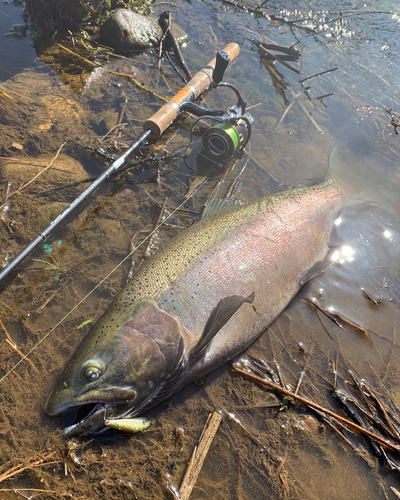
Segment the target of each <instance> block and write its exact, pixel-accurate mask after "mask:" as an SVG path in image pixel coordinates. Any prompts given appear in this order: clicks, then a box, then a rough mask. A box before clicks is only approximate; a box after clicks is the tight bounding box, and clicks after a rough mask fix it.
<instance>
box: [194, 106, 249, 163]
mask: <svg viewBox="0 0 400 500" xmlns="http://www.w3.org/2000/svg"><path fill="white" fill-rule="evenodd" d="M244 118H245V119H244ZM252 122H253V119H252V117H251V116H250V115H249V114H248V113H246V115H244V117H240V118H238V119H237V120H235V123H234V124H232V123H230V122H228V121H226V122H222V123H217V124H215V125H213V126H212V127H210V128H208V129H207V130H206V131H205V132H204V134H203V149H204V155H205V156H207V157H208V158H209V159H210V160H212V161H214V162H217V163H219V162H224V161H227V160H230V159H231V158H232V157H233V156H234V155H235V154H236V153H237V152H238V151H239V150H240V149H243V148H244V147H245V145H246V144H247V142H248V140H249V138H250V134H251V130H250V128H251V124H252Z"/></svg>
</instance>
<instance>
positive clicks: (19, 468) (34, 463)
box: [0, 451, 61, 489]
mask: <svg viewBox="0 0 400 500" xmlns="http://www.w3.org/2000/svg"><path fill="white" fill-rule="evenodd" d="M55 453H56V452H55V451H52V452H51V453H48V454H47V455H44V456H43V457H42V458H39V459H38V460H34V458H30V459H28V460H27V461H26V462H25V463H22V464H21V463H20V464H18V465H14V466H13V467H11V468H10V469H8V470H7V471H5V472H3V473H2V474H0V483H2V482H3V481H5V480H6V479H10V478H11V477H13V476H16V475H17V474H20V473H21V472H23V471H24V470H27V469H33V468H34V467H40V466H41V465H53V464H58V463H60V462H61V460H56V461H52V462H46V460H48V459H49V458H52V457H53V456H54V454H55ZM27 489H29V488H27Z"/></svg>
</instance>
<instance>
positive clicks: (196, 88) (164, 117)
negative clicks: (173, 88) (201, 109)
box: [143, 43, 240, 140]
mask: <svg viewBox="0 0 400 500" xmlns="http://www.w3.org/2000/svg"><path fill="white" fill-rule="evenodd" d="M224 52H225V53H226V54H227V56H228V57H229V62H232V61H234V60H235V59H236V58H237V57H238V55H239V52H240V48H239V45H238V44H237V43H230V44H229V45H227V46H226V47H225V48H224ZM216 62H217V58H216V57H214V59H212V60H211V61H210V62H209V63H208V65H207V66H206V67H205V68H203V69H202V70H200V71H199V72H198V73H196V74H195V75H194V77H193V78H192V79H191V80H190V82H189V83H188V84H187V85H186V86H185V87H183V88H182V89H181V90H180V91H179V92H177V93H176V94H175V95H174V97H172V99H170V100H169V101H168V102H167V104H164V106H163V107H162V108H160V109H159V110H158V111H157V112H156V113H155V114H154V115H153V116H152V117H151V118H149V119H148V120H146V121H145V122H144V124H143V130H145V131H147V130H151V138H152V139H153V140H156V139H158V138H159V137H160V136H161V135H162V133H163V132H164V130H166V129H167V128H168V127H169V126H170V125H171V123H172V122H173V121H174V120H175V118H176V117H177V116H178V115H180V113H181V112H182V110H181V105H182V104H183V103H184V102H186V101H193V100H194V99H196V98H197V97H198V96H199V95H200V94H201V93H202V92H204V90H206V89H207V88H208V87H209V86H210V85H211V83H212V82H213V72H214V70H215V66H216Z"/></svg>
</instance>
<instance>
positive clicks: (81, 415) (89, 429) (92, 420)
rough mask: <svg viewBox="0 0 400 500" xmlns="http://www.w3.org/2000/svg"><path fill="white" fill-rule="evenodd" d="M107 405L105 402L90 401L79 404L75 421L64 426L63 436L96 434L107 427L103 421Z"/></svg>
mask: <svg viewBox="0 0 400 500" xmlns="http://www.w3.org/2000/svg"><path fill="white" fill-rule="evenodd" d="M109 406H110V404H107V403H97V404H96V403H92V404H84V405H81V406H79V407H78V412H77V421H76V422H75V423H74V424H72V425H70V426H68V427H65V429H64V431H63V437H65V438H71V437H76V436H81V437H85V436H92V435H93V434H98V433H100V432H104V431H106V430H107V429H109V427H107V425H106V424H105V423H104V420H105V418H106V411H107V408H109ZM75 408H77V407H75Z"/></svg>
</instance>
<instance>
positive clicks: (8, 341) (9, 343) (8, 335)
mask: <svg viewBox="0 0 400 500" xmlns="http://www.w3.org/2000/svg"><path fill="white" fill-rule="evenodd" d="M0 328H1V329H2V330H3V332H4V334H5V336H6V338H5V341H6V342H7V344H8V345H9V346H10V347H12V348H13V349H14V351H15V352H16V353H17V354H19V356H21V358H23V357H24V356H25V354H24V353H22V352H21V351H20V350H19V349H18V347H17V346H16V344H15V342H14V341H13V339H12V338H11V336H10V334H9V333H8V331H7V329H6V327H5V326H4V323H3V322H2V321H1V319H0ZM27 361H28V363H29V364H30V365H31V367H32V368H33V369H34V370H35V372H37V373H39V370H38V369H37V368H36V366H35V365H34V364H33V362H32V360H30V359H28V360H27Z"/></svg>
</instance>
